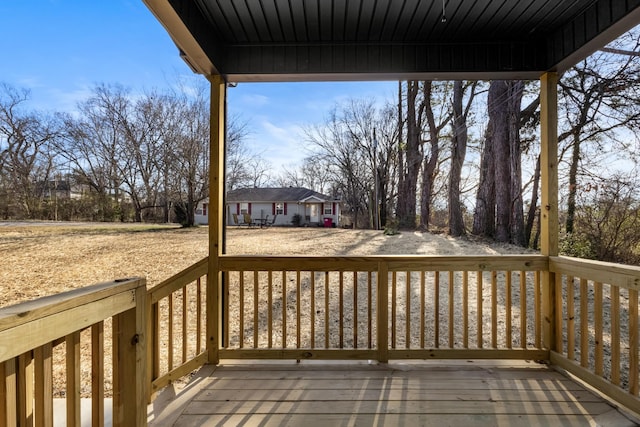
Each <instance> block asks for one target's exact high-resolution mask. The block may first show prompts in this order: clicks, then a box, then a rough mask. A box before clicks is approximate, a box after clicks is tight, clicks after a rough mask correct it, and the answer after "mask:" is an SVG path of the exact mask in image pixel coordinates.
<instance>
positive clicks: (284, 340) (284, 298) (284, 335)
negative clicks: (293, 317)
mask: <svg viewBox="0 0 640 427" xmlns="http://www.w3.org/2000/svg"><path fill="white" fill-rule="evenodd" d="M282 348H287V272H286V270H282Z"/></svg>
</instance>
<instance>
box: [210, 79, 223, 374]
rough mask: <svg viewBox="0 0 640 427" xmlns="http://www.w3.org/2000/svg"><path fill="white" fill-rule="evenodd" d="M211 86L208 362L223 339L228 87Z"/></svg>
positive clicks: (217, 81) (214, 359)
mask: <svg viewBox="0 0 640 427" xmlns="http://www.w3.org/2000/svg"><path fill="white" fill-rule="evenodd" d="M209 81H210V83H211V107H210V108H211V110H210V123H211V124H210V131H211V135H210V141H209V163H210V165H209V208H210V209H209V269H208V274H207V337H208V338H209V339H208V341H207V350H208V351H207V353H208V355H209V357H208V361H209V363H212V364H217V363H218V362H219V360H220V357H219V349H220V338H221V336H222V331H221V326H222V322H221V321H220V315H221V312H222V310H221V309H220V293H221V291H222V273H221V272H220V269H219V263H218V260H219V258H220V255H222V253H223V232H224V223H223V216H224V156H225V141H224V135H225V126H226V125H225V105H226V95H227V86H226V82H225V81H224V79H223V78H222V76H219V75H213V76H210V77H209Z"/></svg>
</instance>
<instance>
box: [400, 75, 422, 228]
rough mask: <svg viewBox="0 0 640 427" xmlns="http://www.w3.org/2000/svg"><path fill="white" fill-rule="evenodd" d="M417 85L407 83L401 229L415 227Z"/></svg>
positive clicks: (417, 168) (418, 146)
mask: <svg viewBox="0 0 640 427" xmlns="http://www.w3.org/2000/svg"><path fill="white" fill-rule="evenodd" d="M418 87H419V83H418V82H417V81H409V82H407V144H406V162H407V164H406V167H407V171H406V174H405V176H404V180H403V185H402V187H400V189H399V193H398V210H397V212H398V221H399V224H400V227H402V228H415V226H416V190H417V187H418V174H419V172H420V164H421V161H420V160H421V159H420V157H421V156H420V129H419V128H418V123H417V118H416V98H417V94H418Z"/></svg>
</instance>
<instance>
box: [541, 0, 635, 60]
mask: <svg viewBox="0 0 640 427" xmlns="http://www.w3.org/2000/svg"><path fill="white" fill-rule="evenodd" d="M638 24H640V0H626V1H625V0H598V1H597V2H595V3H594V4H593V5H591V7H589V8H588V9H586V10H585V11H583V12H582V13H581V14H579V15H578V16H576V18H575V19H574V20H573V21H571V22H569V23H567V24H566V25H565V26H564V27H562V28H560V29H559V30H557V31H556V32H555V33H553V34H551V35H550V37H549V39H548V45H547V56H548V58H549V61H550V62H551V64H553V65H551V66H550V67H549V69H552V70H554V71H558V72H563V71H566V70H567V69H569V68H571V67H572V66H573V65H575V64H577V63H578V62H580V61H582V60H584V59H585V58H587V57H588V56H589V55H591V54H592V53H593V52H595V51H596V50H598V49H600V48H602V47H603V46H606V45H607V43H610V42H611V41H613V40H615V39H616V38H617V37H620V36H621V35H622V34H624V33H625V32H627V31H629V30H631V29H632V28H634V27H635V26H637V25H638Z"/></svg>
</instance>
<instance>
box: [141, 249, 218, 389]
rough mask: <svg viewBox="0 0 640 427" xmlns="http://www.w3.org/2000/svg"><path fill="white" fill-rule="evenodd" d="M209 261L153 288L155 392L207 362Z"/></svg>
mask: <svg viewBox="0 0 640 427" xmlns="http://www.w3.org/2000/svg"><path fill="white" fill-rule="evenodd" d="M207 260H208V258H204V259H202V260H200V261H199V262H197V263H196V264H194V265H192V266H191V267H189V268H187V269H185V270H183V271H181V272H180V273H178V274H176V275H175V276H173V277H171V278H169V279H167V280H165V281H164V282H162V283H160V284H158V285H156V286H154V287H153V288H151V289H150V290H149V304H150V309H149V313H148V316H149V317H148V321H147V327H148V329H147V336H148V337H149V340H150V342H149V346H150V348H151V351H150V352H149V360H148V364H149V370H148V374H149V378H148V382H149V392H150V399H153V397H154V395H155V393H156V392H157V391H158V390H160V389H162V388H163V387H165V386H166V385H168V384H169V383H170V382H171V381H175V380H177V379H179V378H181V377H183V376H185V375H186V374H188V373H189V372H192V371H193V370H195V369H197V368H199V367H200V366H202V365H204V364H205V363H206V362H207V339H206V324H207V321H208V320H211V319H210V318H209V317H207V312H210V311H211V310H207V291H206V288H207V286H206V285H207V278H206V276H207V267H208V266H207Z"/></svg>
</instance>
